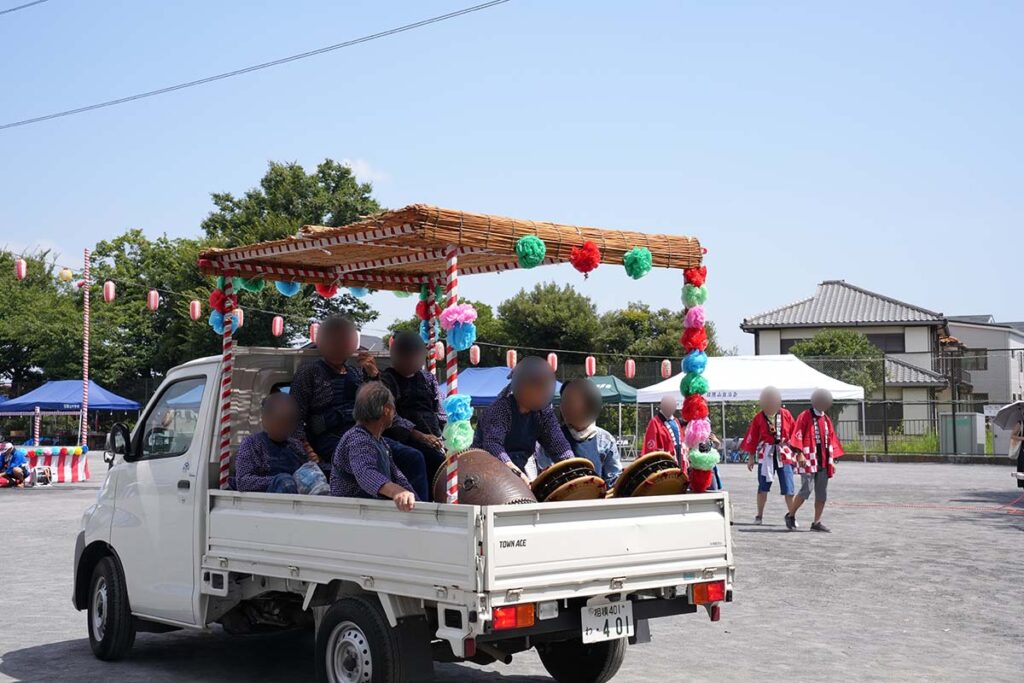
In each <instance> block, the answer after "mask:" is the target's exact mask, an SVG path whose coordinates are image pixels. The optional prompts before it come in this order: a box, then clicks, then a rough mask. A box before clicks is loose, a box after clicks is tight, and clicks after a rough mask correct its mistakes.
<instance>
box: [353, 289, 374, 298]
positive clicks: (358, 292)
mask: <svg viewBox="0 0 1024 683" xmlns="http://www.w3.org/2000/svg"><path fill="white" fill-rule="evenodd" d="M348 293H349V294H351V295H352V296H354V297H355V298H357V299H362V298H363V297H364V296H366V295H367V294H369V293H370V290H369V289H367V288H366V287H349V288H348Z"/></svg>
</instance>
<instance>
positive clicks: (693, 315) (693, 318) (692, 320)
mask: <svg viewBox="0 0 1024 683" xmlns="http://www.w3.org/2000/svg"><path fill="white" fill-rule="evenodd" d="M683 324H684V325H685V326H686V327H690V328H692V327H704V307H703V306H694V307H693V308H690V309H688V310H687V311H686V320H685V321H684V322H683Z"/></svg>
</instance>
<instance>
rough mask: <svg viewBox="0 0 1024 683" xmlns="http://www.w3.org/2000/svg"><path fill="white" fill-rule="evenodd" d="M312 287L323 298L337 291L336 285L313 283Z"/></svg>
mask: <svg viewBox="0 0 1024 683" xmlns="http://www.w3.org/2000/svg"><path fill="white" fill-rule="evenodd" d="M313 289H315V290H316V293H317V294H319V295H320V296H322V297H323V298H325V299H330V298H331V297H333V296H334V295H335V294H337V293H338V285H313Z"/></svg>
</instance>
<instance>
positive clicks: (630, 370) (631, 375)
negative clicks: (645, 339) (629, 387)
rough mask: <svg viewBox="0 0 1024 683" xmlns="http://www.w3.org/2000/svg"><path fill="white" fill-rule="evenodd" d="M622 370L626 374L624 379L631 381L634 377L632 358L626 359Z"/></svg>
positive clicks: (633, 361) (634, 366)
mask: <svg viewBox="0 0 1024 683" xmlns="http://www.w3.org/2000/svg"><path fill="white" fill-rule="evenodd" d="M624 370H625V372H626V379H633V378H634V377H636V361H635V360H633V359H632V358H627V359H626V367H625V368H624Z"/></svg>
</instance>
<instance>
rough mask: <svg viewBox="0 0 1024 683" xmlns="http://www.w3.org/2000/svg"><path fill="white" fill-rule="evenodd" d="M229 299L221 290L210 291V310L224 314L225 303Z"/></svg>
mask: <svg viewBox="0 0 1024 683" xmlns="http://www.w3.org/2000/svg"><path fill="white" fill-rule="evenodd" d="M226 300H227V297H226V296H224V292H223V291H221V290H219V289H214V290H211V291H210V298H209V299H208V300H207V301H208V302H209V304H210V308H212V309H213V310H215V311H218V312H220V313H223V312H224V303H225V301H226Z"/></svg>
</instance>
